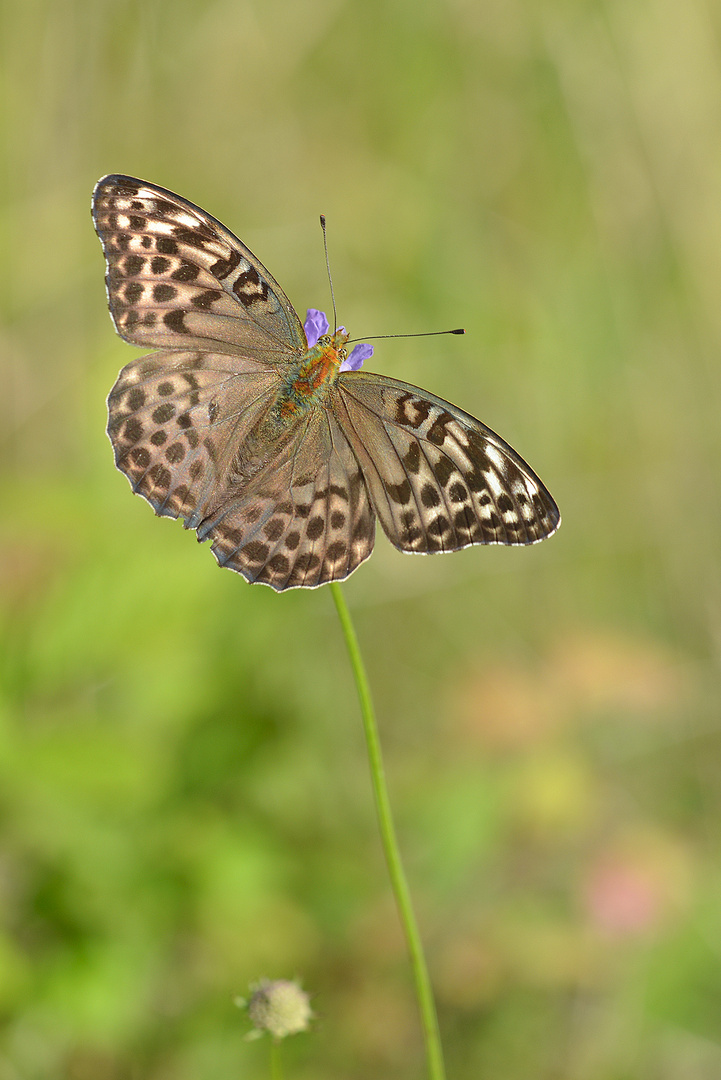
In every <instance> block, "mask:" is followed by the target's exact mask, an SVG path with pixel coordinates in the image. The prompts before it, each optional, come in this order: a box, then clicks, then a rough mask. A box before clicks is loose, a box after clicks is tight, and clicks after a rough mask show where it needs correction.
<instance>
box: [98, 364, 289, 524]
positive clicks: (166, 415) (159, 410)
mask: <svg viewBox="0 0 721 1080" xmlns="http://www.w3.org/2000/svg"><path fill="white" fill-rule="evenodd" d="M277 382H278V380H277V376H276V374H275V372H274V371H268V370H265V369H263V368H262V367H261V366H260V365H259V364H258V363H256V362H254V361H251V360H244V359H242V358H240V357H235V356H227V355H224V354H223V353H209V352H182V351H180V350H179V351H177V352H176V351H174V350H172V351H166V352H157V353H151V354H150V355H149V356H143V357H141V358H140V359H139V360H134V361H133V362H132V363H130V364H128V365H127V366H126V367H124V368H123V370H122V371H121V372H120V376H119V377H118V381H117V382H116V384H115V386H114V387H113V389H112V390H111V392H110V396H109V398H108V414H109V420H108V435H109V436H110V441H111V443H112V444H113V449H114V451H115V464H116V465H117V467H118V468H119V469H120V470H121V472H124V473H125V475H126V476H127V478H128V480H129V481H130V483H131V485H132V487H133V491H135V492H137V494H138V495H142V496H143V498H145V499H147V500H148V502H149V503H150V505H151V506H152V507H153V509H154V510H155V512H156V514H158V515H161V516H165V517H182V518H183V520H184V523H185V525H186V527H187V528H195V527H196V526H197V524H198V522H199V521H201V520H202V519H203V518H204V517H205V514H206V512H207V511H208V510H209V509H210V508H211V507H212V506H213V505H214V501H215V499H216V498H217V495H216V493H217V491H218V488H219V487H221V486H222V482H223V477H224V476H225V475H226V474H227V472H228V470H229V469H230V466H231V459H232V454H233V448H234V447H236V446H237V445H239V444H240V443H242V442H243V440H244V438H245V437H246V436H247V434H248V432H249V431H250V430H251V429H252V427H253V424H254V422H256V421H257V420H258V418H259V417H260V416H262V415H263V413H264V412H265V410H267V408H268V405H269V403H270V402H271V401H272V400H273V398H274V395H275V391H276V388H277Z"/></svg>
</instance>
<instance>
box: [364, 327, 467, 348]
mask: <svg viewBox="0 0 721 1080" xmlns="http://www.w3.org/2000/svg"><path fill="white" fill-rule="evenodd" d="M465 332H466V331H465V330H464V329H463V327H459V328H458V329H457V330H428V331H426V332H425V333H423V334H372V335H371V336H370V337H368V335H364V336H363V337H358V338H350V339H349V340H348V341H347V342H346V344H348V345H350V344H351V343H352V342H353V341H380V340H381V339H382V338H394V337H439V336H440V335H441V334H465Z"/></svg>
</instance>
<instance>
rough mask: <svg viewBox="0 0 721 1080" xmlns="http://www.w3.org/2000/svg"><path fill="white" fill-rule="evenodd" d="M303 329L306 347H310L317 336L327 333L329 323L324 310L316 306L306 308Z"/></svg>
mask: <svg viewBox="0 0 721 1080" xmlns="http://www.w3.org/2000/svg"><path fill="white" fill-rule="evenodd" d="M303 329H304V330H305V336H306V337H307V338H308V348H309V349H312V348H313V346H314V345H315V344H316V342H317V341H318V338H319V337H322V336H323V334H327V333H328V330H329V324H328V320H327V319H326V317H325V312H324V311H318V309H317V308H308V311H307V313H306V316H305V323H304V325H303Z"/></svg>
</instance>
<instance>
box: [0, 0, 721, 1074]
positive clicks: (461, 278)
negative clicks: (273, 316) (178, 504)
mask: <svg viewBox="0 0 721 1080" xmlns="http://www.w3.org/2000/svg"><path fill="white" fill-rule="evenodd" d="M0 13H1V18H2V25H0V86H1V87H2V90H1V94H2V101H1V109H0V116H1V117H2V119H1V120H0V125H1V130H2V142H3V148H2V169H1V172H0V254H1V258H0V275H1V279H0V311H1V312H2V316H1V323H0V363H1V364H2V382H1V384H0V385H1V386H2V392H1V393H0V446H1V452H2V475H1V477H0V491H1V495H0V505H1V506H2V511H1V518H0V582H1V585H0V592H1V595H0V604H1V606H2V613H3V614H2V634H3V641H2V646H1V648H2V655H1V660H0V663H1V665H2V666H1V670H2V684H1V699H0V1019H1V1020H2V1035H1V1036H0V1038H1V1042H0V1080H57V1078H63V1080H65V1078H67V1080H91V1078H92V1080H126V1078H130V1080H199V1078H203V1080H205V1078H208V1080H209V1078H211V1077H212V1078H214V1080H225V1078H228V1080H230V1078H231V1077H232V1078H235V1077H244V1078H247V1080H255V1078H256V1077H257V1078H260V1077H265V1076H267V1069H268V1063H267V1046H266V1045H265V1044H264V1043H262V1042H259V1043H250V1044H249V1043H247V1042H245V1041H244V1038H243V1036H244V1034H245V1032H246V1031H247V1028H248V1024H247V1020H246V1018H245V1017H244V1016H243V1014H242V1013H241V1012H240V1011H239V1010H238V1009H237V1008H236V1007H235V1005H234V1004H233V999H234V997H235V996H236V995H238V994H243V993H244V992H246V991H247V987H248V984H249V983H250V982H252V981H254V980H257V979H259V978H261V977H263V976H268V977H293V976H298V977H300V978H301V979H302V981H303V984H304V985H305V987H306V988H307V989H308V990H309V991H311V992H312V994H313V995H314V997H313V1004H314V1008H315V1011H316V1013H317V1014H318V1020H317V1022H316V1024H315V1026H314V1030H313V1031H312V1032H311V1033H310V1034H307V1035H303V1036H299V1037H298V1038H296V1039H294V1040H291V1041H289V1043H288V1044H287V1045H286V1046H285V1047H284V1051H285V1055H284V1056H285V1069H286V1074H287V1076H288V1077H289V1078H290V1077H292V1078H294V1080H295V1078H300V1080H310V1078H313V1080H325V1078H328V1080H330V1078H336V1077H340V1076H342V1077H344V1078H348V1080H361V1078H363V1080H365V1078H367V1077H371V1076H372V1077H375V1078H378V1080H384V1078H389V1080H390V1078H394V1080H406V1078H408V1080H410V1078H416V1077H419V1076H422V1075H423V1070H424V1066H423V1059H422V1047H421V1039H420V1036H419V1030H418V1022H417V1014H416V1007H415V1003H414V999H413V996H412V990H411V984H410V978H409V972H408V964H407V959H406V955H405V951H404V945H403V941H402V937H401V934H400V931H399V928H398V923H397V919H396V914H395V911H394V908H393V904H392V901H391V899H390V895H389V887H388V883H387V879H386V876H385V870H384V866H383V862H382V857H381V854H380V850H379V843H378V839H377V836H376V831H375V822H374V817H373V809H372V803H371V793H370V785H369V780H368V776H367V769H366V764H365V759H364V750H363V743H362V735H361V726H360V719H359V713H358V707H357V702H356V699H355V697H354V691H353V686H352V682H351V677H350V673H349V668H348V663H347V659H346V656H345V653H344V649H343V644H342V641H341V639H340V635H339V628H338V625H337V621H336V617H335V612H334V609H333V605H332V602H331V597H330V595H329V594H328V592H327V590H323V589H321V590H319V591H315V592H310V591H308V592H306V591H301V592H297V591H296V592H291V593H288V594H286V595H276V594H274V593H273V592H271V591H270V590H269V589H266V588H262V587H259V586H258V587H255V588H253V587H250V586H248V585H247V584H246V583H245V582H244V581H243V580H242V579H241V578H240V577H237V576H235V575H233V574H231V573H229V572H225V571H223V572H220V571H219V570H218V568H217V566H216V565H215V561H214V559H213V557H212V555H211V554H210V552H209V551H208V550H207V549H206V548H199V547H198V546H197V545H196V544H195V543H194V539H193V536H192V535H191V534H187V533H185V532H184V531H183V530H182V529H181V528H180V527H179V525H178V524H177V523H176V522H170V521H167V520H156V519H155V518H154V517H153V515H152V513H151V511H150V509H149V507H148V506H147V505H146V504H145V503H144V502H143V501H142V500H140V499H137V498H132V497H131V493H130V490H129V488H128V485H127V482H126V481H125V479H124V478H123V477H122V476H121V475H120V474H119V473H117V472H116V471H115V470H114V468H113V462H112V454H111V450H110V447H109V445H108V442H107V439H106V437H105V434H104V427H105V405H104V400H105V397H106V394H107V392H108V390H109V389H110V387H111V385H112V383H113V381H114V379H115V377H116V374H117V371H118V370H119V368H120V367H121V366H122V365H123V364H125V363H127V362H128V361H129V360H130V359H131V357H132V356H133V354H134V353H133V350H132V349H131V348H130V347H129V346H127V345H125V344H123V342H121V341H120V340H119V339H118V338H117V337H115V335H114V333H113V329H112V326H111V323H110V319H109V317H108V314H107V310H106V307H105V295H104V288H103V272H104V268H103V262H102V257H101V251H100V247H99V244H98V242H97V239H96V238H95V236H94V233H93V231H92V228H91V222H90V216H89V200H90V193H91V190H92V187H93V184H94V183H95V181H96V180H97V178H98V177H99V176H101V175H102V174H104V173H106V172H116V171H119V172H128V173H132V174H136V175H139V176H141V177H144V178H146V179H150V180H153V181H155V182H157V183H160V184H162V185H164V186H166V187H170V188H172V189H174V190H176V191H179V192H180V193H181V194H183V195H185V196H187V197H188V198H190V199H192V200H193V201H195V202H197V203H200V204H201V205H202V206H204V207H206V208H207V209H208V210H209V211H210V212H211V213H213V214H214V215H216V216H217V217H219V218H220V219H221V220H223V221H225V222H226V223H227V224H228V225H229V227H230V228H232V229H233V230H234V231H235V232H237V233H238V234H239V235H240V236H241V237H242V238H243V239H244V240H245V241H246V242H247V243H248V244H249V245H250V247H251V248H252V249H253V250H254V251H256V252H257V253H258V255H259V256H260V258H261V259H262V260H263V261H264V262H265V263H266V265H267V266H268V267H269V268H270V270H271V272H272V273H273V274H274V275H275V276H276V277H277V278H278V279H279V280H280V282H281V283H282V285H283V287H284V288H285V290H286V291H287V293H288V295H289V296H290V298H291V299H292V301H293V302H294V303H295V305H296V307H297V308H298V309H299V311H300V312H301V313H303V312H304V311H305V308H306V307H308V306H317V307H321V308H322V307H327V306H328V303H327V298H328V290H327V282H326V276H325V268H324V261H323V254H322V244H321V235H320V230H319V228H318V224H317V219H318V214H319V212H321V211H322V212H324V213H325V214H326V215H327V217H328V221H329V238H330V249H331V257H332V264H333V269H334V278H335V288H336V295H337V298H338V308H339V315H340V319H341V321H342V322H343V323H345V324H346V325H347V326H348V327H349V328H350V329H351V330H352V332H353V334H354V335H355V336H360V337H361V338H362V337H363V336H364V335H369V334H371V333H376V334H382V333H393V332H397V333H400V332H404V331H409V332H418V331H422V330H437V329H444V328H446V327H451V326H458V325H464V326H465V327H466V329H467V335H466V337H465V338H430V339H427V340H416V341H393V342H382V343H377V347H376V354H375V357H374V358H373V361H372V363H371V365H369V366H372V367H373V368H374V369H375V370H380V371H384V372H386V373H388V374H391V375H394V376H397V377H400V378H405V379H407V380H409V381H412V382H414V383H418V384H420V385H422V386H426V387H428V388H429V389H431V390H433V391H435V392H436V393H438V394H440V395H442V396H444V397H447V398H450V399H451V400H453V401H455V402H457V403H458V404H459V405H461V406H462V407H463V408H465V409H467V410H468V411H471V412H473V413H475V414H476V415H479V416H480V417H481V418H482V419H483V420H484V421H486V422H487V423H488V424H490V425H491V426H492V427H493V428H495V429H496V430H498V431H500V432H501V433H502V434H503V435H504V436H505V437H506V438H507V439H508V440H509V441H510V442H511V443H512V444H513V445H514V446H516V447H517V449H518V450H519V451H520V453H522V454H523V455H524V456H525V457H527V458H528V460H529V461H530V462H531V464H532V465H533V467H534V468H535V469H536V470H537V471H538V472H539V473H540V475H541V476H542V478H543V479H544V481H545V482H546V483H547V485H548V486H549V487H550V489H551V491H552V492H553V494H554V495H555V497H556V498H557V500H558V502H559V504H560V506H561V509H562V512H563V515H564V524H563V526H562V528H561V531H560V532H559V534H558V535H557V536H556V537H554V538H553V539H552V540H551V541H549V542H548V543H544V544H542V545H540V546H538V547H534V548H530V549H518V550H507V549H506V550H502V549H480V548H475V549H471V550H467V551H464V552H461V553H459V554H457V555H455V556H450V557H446V558H441V557H436V558H420V557H418V558H416V557H409V556H402V555H400V554H398V553H396V552H395V551H394V550H393V549H391V547H390V545H389V544H388V543H387V542H386V541H385V539H384V538H383V537H382V536H381V535H379V538H378V544H377V549H376V553H375V554H374V556H373V558H372V560H371V561H370V562H369V563H367V564H366V565H364V566H363V567H362V568H361V569H360V570H359V571H358V573H357V574H356V575H355V576H354V577H353V578H352V579H351V580H350V582H349V583H348V585H347V587H346V596H347V599H348V602H349V604H350V605H351V606H352V610H353V613H354V616H355V618H356V620H357V625H358V631H359V635H360V639H361V643H362V646H363V649H364V653H365V657H366V661H367V664H368V669H369V673H370V677H371V680H372V683H373V688H374V693H375V699H376V704H377V709H378V713H379V718H380V723H381V728H382V738H383V741H384V746H385V751H386V755H387V767H388V774H389V782H390V786H391V792H392V797H393V801H394V805H395V809H396V814H397V818H398V827H399V832H400V837H401V842H402V846H403V849H404V852H405V857H406V860H407V868H408V873H409V877H410V880H411V885H412V889H413V893H414V896H415V901H416V904H417V909H418V915H419V920H420V923H421V927H422V931H423V936H424V939H425V941H426V943H427V947H428V955H429V964H430V968H431V973H432V977H433V982H434V986H435V989H436V993H437V999H438V1007H439V1013H440V1023H441V1028H442V1032H443V1038H444V1044H445V1048H446V1053H447V1058H448V1069H449V1076H450V1077H451V1078H453V1080H477V1078H479V1077H484V1078H485V1077H487V1078H494V1077H498V1078H500V1077H503V1078H504V1080H528V1078H531V1077H533V1078H534V1080H551V1078H553V1080H631V1078H633V1080H677V1078H679V1080H680V1078H684V1080H685V1078H687V1077H690V1076H693V1077H694V1080H717V1078H718V1077H720V1076H721V1028H720V1023H721V825H720V821H721V733H720V731H719V721H720V716H719V689H720V687H719V648H720V645H721V618H720V605H719V601H720V593H719V589H720V585H721V582H720V578H719V546H720V534H721V515H720V513H719V482H718V472H719V451H720V449H721V447H720V445H719V444H720V442H721V439H720V430H721V429H720V425H719V405H720V403H721V402H720V396H721V360H720V355H719V353H720V345H721V304H720V303H719V295H720V293H721V197H720V193H721V9H719V7H718V5H716V4H713V3H712V2H711V0H685V2H684V3H683V4H678V3H676V2H675V0H541V2H540V3H535V4H526V3H523V2H521V0H484V2H483V3H479V2H478V0H412V2H411V0H345V2H344V0H299V2H295V3H291V2H285V3H284V2H282V0H264V2H263V3H262V4H260V3H253V2H249V0H212V2H195V3H193V2H189V0H173V2H170V0H138V2H125V0H120V2H118V0H68V2H66V3H63V4H57V3H53V2H52V0H29V2H27V3H23V4H14V3H11V2H10V0H6V2H5V3H4V4H2V7H1V8H0Z"/></svg>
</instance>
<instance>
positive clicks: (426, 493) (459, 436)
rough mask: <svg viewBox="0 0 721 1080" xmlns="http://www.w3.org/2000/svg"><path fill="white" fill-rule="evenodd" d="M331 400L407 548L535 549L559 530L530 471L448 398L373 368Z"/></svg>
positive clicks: (388, 527)
mask: <svg viewBox="0 0 721 1080" xmlns="http://www.w3.org/2000/svg"><path fill="white" fill-rule="evenodd" d="M333 401H334V409H335V411H336V415H337V417H338V420H339V422H340V424H341V426H342V427H343V430H344V431H345V432H346V434H347V435H348V437H349V440H350V442H351V445H352V447H353V450H354V452H355V454H356V456H357V458H358V461H359V463H360V465H361V467H362V470H363V475H364V477H365V480H366V483H367V486H368V490H369V492H370V495H371V499H372V502H373V505H374V507H375V510H376V512H377V514H378V517H379V519H380V521H381V524H382V526H383V529H384V531H385V533H386V535H387V536H388V538H389V540H390V541H391V543H392V544H394V545H395V546H396V547H397V548H399V549H400V550H401V551H411V552H423V553H431V552H439V551H456V550H458V549H459V548H463V547H468V546H469V545H471V544H533V543H536V541H538V540H542V539H543V538H544V537H546V536H550V535H551V533H553V532H555V530H556V529H557V528H558V525H559V522H560V514H559V512H558V507H557V506H556V504H555V502H554V501H553V499H552V498H551V495H550V494H549V492H548V491H547V490H546V488H545V487H544V486H543V484H542V483H541V481H540V480H539V478H538V477H537V476H536V474H535V473H534V472H533V471H532V469H530V468H529V466H528V465H527V464H526V463H525V461H523V459H522V458H521V457H520V456H519V455H518V454H517V453H516V452H515V450H513V449H512V448H511V447H510V446H509V445H508V443H506V442H504V441H503V439H501V438H500V437H499V436H498V435H496V434H495V432H493V431H491V430H490V428H487V427H486V426H485V425H484V424H482V423H481V422H480V421H479V420H476V419H475V418H474V417H472V416H470V415H469V414H468V413H465V412H463V411H462V410H461V409H458V408H456V406H454V405H451V404H450V402H447V401H444V400H443V399H442V398H438V397H435V396H434V395H432V394H429V393H428V392H427V391H425V390H420V389H419V388H418V387H416V386H411V385H410V384H409V383H403V382H399V381H397V380H395V379H389V378H386V377H385V376H382V375H375V374H372V373H370V372H344V373H343V374H341V376H340V377H339V380H338V383H337V388H336V390H335V393H334V399H333Z"/></svg>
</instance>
